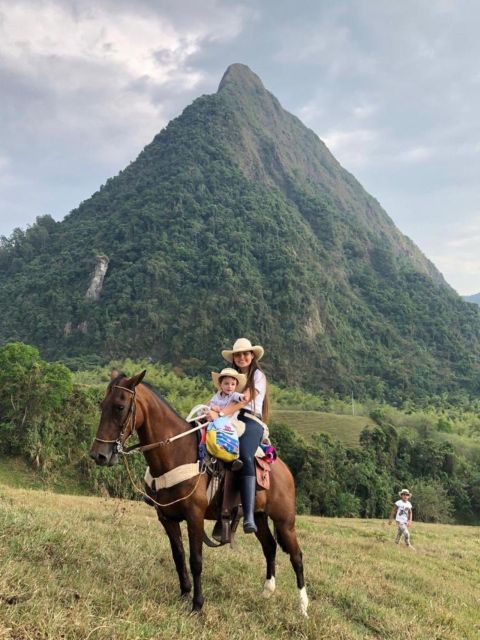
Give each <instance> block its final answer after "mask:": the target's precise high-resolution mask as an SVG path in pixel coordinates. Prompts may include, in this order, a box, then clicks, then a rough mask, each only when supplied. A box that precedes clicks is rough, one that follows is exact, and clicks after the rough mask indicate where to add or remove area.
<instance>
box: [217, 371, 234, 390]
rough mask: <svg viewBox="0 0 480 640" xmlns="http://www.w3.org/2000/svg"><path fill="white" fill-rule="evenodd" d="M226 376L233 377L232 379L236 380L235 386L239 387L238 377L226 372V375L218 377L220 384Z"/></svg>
mask: <svg viewBox="0 0 480 640" xmlns="http://www.w3.org/2000/svg"><path fill="white" fill-rule="evenodd" d="M224 378H231V379H232V380H235V386H236V387H238V380H237V378H234V377H233V376H229V375H228V374H225V375H224V376H220V377H219V378H218V384H222V380H223V379H224Z"/></svg>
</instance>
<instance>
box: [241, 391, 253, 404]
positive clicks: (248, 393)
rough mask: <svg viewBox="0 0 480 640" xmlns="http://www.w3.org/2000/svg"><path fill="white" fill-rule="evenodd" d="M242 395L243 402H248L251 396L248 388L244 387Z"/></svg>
mask: <svg viewBox="0 0 480 640" xmlns="http://www.w3.org/2000/svg"><path fill="white" fill-rule="evenodd" d="M242 396H243V402H250V399H251V397H252V394H251V393H250V389H245V391H244V392H243V393H242Z"/></svg>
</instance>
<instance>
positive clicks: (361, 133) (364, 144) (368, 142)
mask: <svg viewBox="0 0 480 640" xmlns="http://www.w3.org/2000/svg"><path fill="white" fill-rule="evenodd" d="M321 138H322V140H323V141H324V142H325V144H326V145H327V147H328V148H329V149H330V151H331V152H332V153H333V154H334V156H335V157H336V158H337V159H338V160H339V161H340V162H341V163H342V164H343V165H344V166H346V167H347V168H352V167H353V168H358V167H361V166H363V165H365V164H367V163H368V162H369V161H370V159H371V155H372V154H374V153H377V149H378V144H379V138H380V136H379V132H378V131H375V130H374V129H354V130H351V131H339V130H332V131H328V132H327V133H326V134H324V135H322V136H321Z"/></svg>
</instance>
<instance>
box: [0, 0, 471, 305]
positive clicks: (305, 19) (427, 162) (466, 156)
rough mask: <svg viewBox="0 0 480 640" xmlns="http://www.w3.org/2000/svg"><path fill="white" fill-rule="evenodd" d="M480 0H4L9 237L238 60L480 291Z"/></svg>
mask: <svg viewBox="0 0 480 640" xmlns="http://www.w3.org/2000/svg"><path fill="white" fill-rule="evenodd" d="M479 21H480V3H478V2H476V1H475V0H470V1H469V0H336V1H335V2H331V1H330V0H297V1H289V0H288V1H287V0H263V1H262V0H257V1H254V0H202V1H201V2H199V1H198V0H176V1H174V0H96V2H93V1H91V0H90V1H87V0H0V87H1V93H0V133H1V135H0V235H7V236H8V235H9V234H10V233H11V232H12V230H13V229H14V228H15V227H21V228H25V227H26V226H27V225H29V224H31V223H32V222H33V221H34V220H35V218H36V216H37V215H42V214H45V213H49V214H50V215H52V216H53V217H54V218H55V219H58V220H60V219H62V218H63V216H64V215H65V214H67V213H68V212H69V211H70V210H72V209H74V208H75V207H76V206H77V205H78V204H79V203H80V202H81V201H82V200H85V199H86V198H88V197H89V196H90V195H91V194H92V193H93V192H94V191H96V190H97V189H98V187H99V186H100V185H101V184H103V183H104V182H105V181H106V179H107V178H109V177H111V176H113V175H115V174H116V173H118V171H119V170H121V169H122V168H123V167H125V165H126V164H128V163H129V162H130V161H132V160H134V159H135V158H136V156H137V155H138V153H139V152H140V151H141V149H142V148H143V147H144V146H145V145H146V144H147V143H149V142H150V141H151V140H152V138H153V136H154V135H155V134H156V133H158V132H159V131H160V130H161V129H162V128H163V127H164V126H165V125H166V123H167V122H168V121H169V120H170V119H171V118H173V117H175V116H176V115H178V114H179V113H180V112H181V111H182V109H183V108H184V107H185V106H187V105H188V104H189V103H190V102H192V100H194V99H195V98H196V97H197V96H199V95H201V94H204V93H213V92H214V91H216V89H217V86H218V83H219V81H220V79H221V76H222V74H223V72H224V70H225V68H226V67H227V66H228V65H229V64H230V63H232V62H242V63H244V64H247V65H248V66H250V68H251V69H252V70H253V71H255V72H256V73H257V74H258V75H259V76H260V77H261V78H262V80H263V82H264V84H265V86H266V87H267V89H269V90H270V91H271V92H272V93H274V94H275V95H276V96H277V98H279V100H280V102H281V103H282V104H283V106H284V107H285V108H286V109H288V110H289V111H291V112H292V113H294V114H296V115H297V116H299V117H300V118H301V119H302V120H303V122H305V124H307V125H308V126H309V127H311V128H312V129H313V130H314V131H315V132H316V133H317V134H318V135H319V136H320V138H322V139H323V140H324V141H325V142H326V143H327V145H328V146H329V148H330V149H331V151H332V152H333V153H334V155H335V156H336V157H337V159H338V160H339V161H340V162H341V163H342V164H343V166H344V167H345V168H347V169H348V170H349V171H351V172H352V173H353V174H354V175H355V176H356V177H357V178H358V179H359V180H360V182H361V183H362V184H363V186H364V187H365V188H366V189H367V191H369V192H370V193H371V194H372V195H374V196H375V197H376V198H377V199H378V200H379V201H380V203H381V204H382V205H383V207H384V208H385V209H386V210H387V212H388V213H389V215H390V216H391V217H392V218H393V220H394V222H395V223H396V224H397V226H398V227H399V228H400V229H401V230H402V231H403V232H404V233H405V234H407V235H408V236H410V237H411V238H412V239H413V240H414V242H415V243H416V244H417V245H418V246H419V247H420V249H421V250H422V251H423V252H424V253H425V254H426V255H427V256H428V257H429V258H430V259H431V260H432V261H433V262H434V263H435V264H436V265H437V267H438V268H439V269H440V271H442V273H443V274H444V276H445V277H446V279H447V281H448V282H449V283H450V284H451V285H452V286H453V287H454V288H455V289H457V291H458V292H459V293H461V294H471V293H477V292H479V291H480V252H479V251H478V249H477V247H478V243H479V242H480V198H479V196H480V181H479V179H478V178H479V175H480V118H479V117H478V113H479V112H480V92H479V89H480V66H479V65H478V60H479V59H480V38H479V37H478V24H479Z"/></svg>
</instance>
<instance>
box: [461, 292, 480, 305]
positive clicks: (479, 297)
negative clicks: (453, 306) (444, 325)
mask: <svg viewBox="0 0 480 640" xmlns="http://www.w3.org/2000/svg"><path fill="white" fill-rule="evenodd" d="M463 299H464V300H465V301H466V302H474V303H475V304H478V305H480V293H474V294H473V295H472V296H463Z"/></svg>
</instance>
